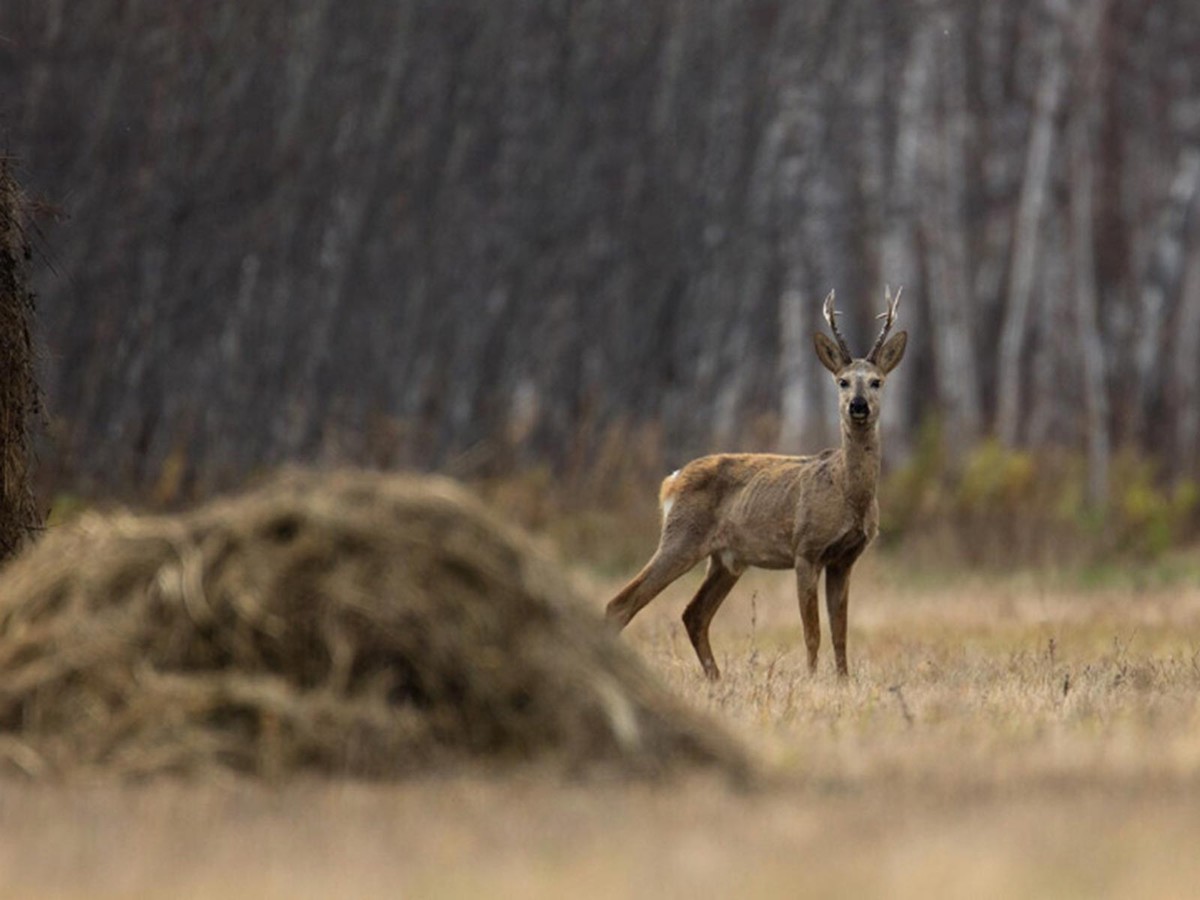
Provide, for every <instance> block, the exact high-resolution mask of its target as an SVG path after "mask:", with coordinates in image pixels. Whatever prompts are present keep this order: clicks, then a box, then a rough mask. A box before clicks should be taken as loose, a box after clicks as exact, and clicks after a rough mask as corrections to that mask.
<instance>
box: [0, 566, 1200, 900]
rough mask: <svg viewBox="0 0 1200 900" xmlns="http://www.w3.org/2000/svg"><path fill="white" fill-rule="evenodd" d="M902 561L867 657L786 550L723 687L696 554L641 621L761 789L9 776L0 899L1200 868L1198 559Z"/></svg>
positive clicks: (866, 573) (1099, 882)
mask: <svg viewBox="0 0 1200 900" xmlns="http://www.w3.org/2000/svg"><path fill="white" fill-rule="evenodd" d="M885 566H886V560H884V559H883V558H881V557H880V556H879V555H878V554H869V555H868V558H867V559H866V560H865V561H864V563H863V564H862V565H861V566H860V570H861V571H860V572H858V573H856V580H855V583H854V584H853V586H852V592H851V612H850V654H851V668H852V671H853V675H852V677H851V678H850V680H849V682H848V683H840V682H839V681H838V680H837V679H836V678H834V677H833V676H832V674H831V669H832V656H831V653H830V648H829V646H828V640H827V637H826V641H825V643H824V645H823V647H822V655H821V662H822V667H821V671H820V672H819V673H818V674H817V675H816V676H815V677H810V676H809V675H808V673H807V671H806V667H805V664H804V650H803V640H802V637H801V632H800V627H799V616H798V613H797V611H796V603H795V598H794V595H793V592H792V583H791V579H790V578H789V577H788V574H787V573H750V574H748V575H747V577H745V578H744V579H743V580H742V582H741V583H739V585H738V586H737V588H735V590H734V593H733V594H732V595H731V597H730V599H729V601H728V602H727V604H726V606H725V608H724V609H723V610H722V611H721V613H720V614H719V615H718V616H717V620H716V622H715V624H714V629H713V644H714V649H715V650H716V653H717V659H718V661H719V662H720V663H721V665H722V668H723V670H724V678H723V679H722V681H721V682H720V683H719V684H717V685H709V684H708V683H707V682H705V681H704V680H703V679H702V678H701V676H700V670H699V666H698V664H697V663H696V661H695V658H694V656H693V653H692V650H691V647H690V645H689V644H688V642H687V639H686V636H685V635H684V633H683V630H682V627H681V626H680V624H679V619H678V617H679V614H680V612H681V611H682V608H683V605H684V603H685V602H686V599H687V597H688V596H689V595H690V592H691V591H692V590H694V589H695V586H696V585H697V583H698V579H699V573H694V574H693V575H692V576H689V578H687V579H684V580H682V581H681V582H680V583H679V584H677V585H675V586H673V587H672V589H670V590H669V591H668V593H667V594H664V596H663V597H661V598H659V599H658V600H657V601H655V603H653V604H652V605H651V606H650V607H648V608H647V609H646V610H645V611H644V612H643V613H642V615H641V616H639V617H638V618H637V619H636V620H635V621H634V623H633V624H632V625H631V626H630V628H629V630H628V631H627V632H626V637H627V639H628V640H630V641H632V642H634V644H635V645H636V646H637V647H638V648H639V650H640V652H641V653H642V654H643V656H644V657H645V658H646V659H647V661H648V662H649V663H650V664H651V665H652V666H653V667H654V668H655V669H656V670H658V671H659V672H660V674H661V675H662V677H663V678H664V679H665V680H666V681H667V683H668V684H669V685H671V687H672V688H673V689H674V690H676V691H677V692H678V693H680V694H681V695H683V696H685V697H687V698H688V699H689V700H690V701H691V702H692V703H693V704H695V705H696V706H698V707H700V708H701V709H706V710H708V711H709V712H710V713H711V715H712V717H713V718H714V719H716V720H719V721H721V722H723V723H724V724H725V725H726V727H728V728H729V729H731V730H732V731H734V732H735V733H736V734H737V735H739V736H740V737H741V738H742V740H743V741H744V742H745V743H746V744H748V745H750V746H751V747H752V748H753V749H754V750H755V752H756V753H757V755H758V756H759V757H760V758H762V759H763V760H764V764H765V767H766V768H767V770H768V773H769V774H768V775H767V777H766V780H765V783H764V785H763V786H762V787H761V788H759V789H757V790H740V789H738V788H736V787H733V786H729V785H726V784H723V783H721V782H720V781H717V780H715V779H713V778H711V777H706V776H699V775H697V776H692V777H687V778H684V779H681V780H678V781H675V782H670V783H667V784H659V785H648V784H621V783H618V782H615V781H604V780H600V781H593V782H591V783H582V784H581V783H572V784H564V783H562V782H561V781H556V780H553V779H550V778H548V777H545V776H539V775H536V774H534V773H528V772H526V773H523V774H520V775H518V776H515V777H510V778H505V779H495V778H488V777H486V776H483V775H478V774H469V775H458V776H453V777H449V776H441V777H432V778H426V779H420V780H416V781H411V782H406V783H400V784H394V783H393V784H383V785H376V784H364V783H336V782H322V781H308V782H304V783H299V784H296V783H292V784H287V785H283V786H277V787H269V786H266V787H264V786H260V785H251V784H246V783H242V782H230V783H216V784H214V783H211V782H206V783H179V782H156V783H151V784H147V785H139V786H116V785H111V784H108V785H103V784H101V785H59V786H46V785H37V784H28V783H23V782H18V781H9V782H6V783H3V784H0V896H14V897H28V896H68V897H70V896H87V897H117V896H171V897H208V896H220V897H329V896H354V897H373V896H378V897H385V896H386V897H425V896H432V897H481V896H491V897H503V896H521V897H559V896H563V895H571V896H585V897H586V896H594V897H612V896H647V897H648V896H655V897H675V896H679V897H690V898H694V897H707V896H739V897H747V896H748V897H754V896H761V897H776V896H855V897H862V896H888V897H926V896H972V897H1013V896H1053V897H1071V896H1078V897H1105V896H1108V897H1129V896H1137V897H1151V896H1153V897H1172V896H1177V897H1187V896H1196V895H1197V894H1198V893H1200V854H1196V852H1195V848H1196V847H1197V846H1200V578H1196V577H1195V576H1193V575H1189V574H1187V573H1186V572H1183V573H1182V574H1179V573H1177V574H1176V575H1174V576H1171V577H1167V578H1163V579H1158V578H1147V579H1141V580H1139V579H1135V578H1109V579H1108V580H1107V581H1105V582H1104V583H1100V584H1091V585H1087V586H1083V585H1082V582H1080V581H1079V580H1078V579H1074V578H1065V577H1050V576H1034V575H1007V576H1003V577H985V576H955V577H952V578H949V579H947V578H943V577H940V576H932V575H929V576H921V575H919V574H913V573H909V574H907V575H905V576H904V577H903V578H902V579H901V580H900V581H899V582H895V583H894V582H892V581H891V580H890V579H889V578H887V577H885V571H884V569H885ZM617 586H618V585H617V584H615V583H612V582H609V581H593V582H592V583H591V584H590V586H589V594H590V595H591V596H594V598H595V601H596V604H597V606H598V607H599V606H600V605H601V604H602V603H603V601H604V599H606V598H607V596H608V594H609V593H611V592H612V591H613V590H615V588H616V587H617ZM823 624H824V623H823Z"/></svg>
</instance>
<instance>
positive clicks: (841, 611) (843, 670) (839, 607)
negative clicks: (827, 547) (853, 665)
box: [825, 566, 850, 677]
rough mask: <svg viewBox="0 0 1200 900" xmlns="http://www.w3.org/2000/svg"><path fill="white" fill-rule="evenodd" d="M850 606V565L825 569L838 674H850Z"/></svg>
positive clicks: (826, 592)
mask: <svg viewBox="0 0 1200 900" xmlns="http://www.w3.org/2000/svg"><path fill="white" fill-rule="evenodd" d="M849 606H850V566H829V567H828V568H826V569H825V608H826V609H827V610H828V611H829V635H830V637H832V638H833V656H834V659H836V660H837V672H838V675H841V676H842V677H845V676H847V675H849V674H850V670H849V668H848V667H847V665H846V618H847V610H848V608H849Z"/></svg>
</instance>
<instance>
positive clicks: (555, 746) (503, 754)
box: [0, 471, 748, 777]
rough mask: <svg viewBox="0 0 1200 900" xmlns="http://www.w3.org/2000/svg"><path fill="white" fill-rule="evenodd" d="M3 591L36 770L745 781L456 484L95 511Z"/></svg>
mask: <svg viewBox="0 0 1200 900" xmlns="http://www.w3.org/2000/svg"><path fill="white" fill-rule="evenodd" d="M0 598H2V599H0V758H2V759H3V760H4V761H5V762H6V763H7V764H8V765H9V766H11V767H13V768H16V769H19V770H22V771H24V772H26V773H29V774H34V775H43V774H50V775H62V774H67V775H69V774H74V773H79V772H95V771H103V772H109V773H115V774H118V775H145V774H152V773H160V772H188V773H196V772H203V771H212V770H218V771H219V770H234V771H237V772H242V773H250V774H254V775H262V776H267V777H280V776H283V775H287V774H290V773H292V772H294V771H297V770H309V771H318V772H324V773H345V774H352V775H359V776H380V777H386V776H396V775H403V774H406V773H411V772H418V771H429V770H431V769H442V768H446V767H448V766H453V765H456V764H461V763H466V762H467V761H476V762H479V761H483V762H486V763H487V764H504V763H515V762H528V761H534V760H538V761H549V762H551V763H553V764H554V765H555V766H558V767H561V768H563V769H565V770H567V771H570V772H578V771H591V770H593V769H594V768H595V767H597V766H599V767H602V768H611V769H613V770H615V771H619V772H623V773H624V772H635V773H639V774H656V773H660V772H664V771H669V770H672V769H674V768H677V767H678V766H680V765H681V764H692V763H702V764H713V765H717V766H719V767H721V768H722V769H724V770H726V771H729V772H732V773H738V774H746V773H747V771H748V766H747V762H746V760H745V758H744V757H743V755H742V754H741V753H740V752H739V751H738V750H737V749H736V747H735V746H734V745H733V744H732V743H730V742H729V740H728V739H727V738H726V737H724V736H723V735H722V733H721V731H720V729H719V728H716V727H715V726H714V725H713V724H711V723H708V722H705V721H702V720H701V719H699V718H698V717H696V716H695V715H694V714H692V713H690V712H688V711H687V710H686V709H685V708H684V707H683V706H681V705H680V704H679V703H678V702H676V701H675V700H673V699H672V697H671V695H670V694H669V693H668V692H667V691H665V690H664V689H662V688H660V687H659V685H658V682H657V681H656V680H655V679H654V677H653V676H651V675H650V674H649V673H648V671H647V670H646V668H645V667H644V666H643V665H641V664H640V663H639V660H638V659H637V656H636V654H635V653H634V652H632V651H631V650H629V649H628V648H626V647H624V646H622V645H621V644H620V643H619V642H618V641H617V640H616V639H615V638H614V636H613V635H611V634H610V633H609V631H608V630H607V629H605V628H604V627H603V625H602V622H601V621H600V619H599V617H598V615H597V614H595V613H594V612H591V611H589V610H586V609H585V608H584V607H583V606H582V605H581V604H579V603H578V602H577V601H576V600H575V598H574V597H573V595H572V590H571V588H570V586H569V585H568V583H567V582H566V581H565V579H564V578H563V577H562V575H561V574H560V573H559V572H558V571H557V570H556V569H555V568H554V567H553V566H552V565H550V564H548V563H547V562H546V561H545V560H544V559H543V558H542V557H541V556H540V555H539V554H538V553H537V552H536V551H535V550H534V548H532V546H531V545H530V544H529V542H528V541H527V539H525V538H523V537H522V536H520V535H519V534H517V533H515V532H513V531H511V530H510V529H508V528H506V527H505V526H504V525H503V524H502V523H500V522H498V521H497V520H496V519H495V518H494V517H493V516H491V515H490V514H489V513H488V512H487V510H485V509H484V508H483V507H482V506H481V505H480V504H479V503H477V502H476V501H474V499H473V498H472V497H471V496H470V495H469V494H467V493H466V492H465V491H463V490H462V489H461V488H459V487H457V486H456V485H454V484H453V483H451V482H448V481H446V480H442V479H431V478H418V477H415V476H409V477H406V476H385V475H380V474H371V473H364V472H352V471H346V472H340V473H330V474H322V475H318V474H314V473H304V472H290V473H286V474H284V475H282V476H279V477H277V478H275V479H274V480H272V481H270V482H268V483H267V484H265V485H263V486H262V487H260V488H258V489H256V490H253V491H251V492H249V493H247V494H245V495H243V496H239V497H233V498H229V499H224V500H219V501H216V502H213V503H211V504H209V505H207V506H205V507H203V508H201V509H198V510H197V511H195V512H192V513H189V514H184V515H179V516H156V517H150V516H137V515H132V514H127V513H118V514H114V515H100V514H88V515H85V516H83V517H81V518H80V519H79V520H78V521H76V522H75V523H73V524H71V525H68V526H63V527H61V528H59V529H56V530H55V531H54V532H53V533H51V534H49V535H48V536H47V537H46V538H45V539H44V540H43V541H41V542H40V544H39V545H37V546H36V547H34V548H33V549H32V550H31V551H30V552H28V553H26V554H25V555H23V556H22V557H20V558H19V559H17V560H16V561H15V562H14V563H12V564H11V565H10V566H9V567H8V569H7V570H6V571H5V572H4V573H3V575H2V577H0Z"/></svg>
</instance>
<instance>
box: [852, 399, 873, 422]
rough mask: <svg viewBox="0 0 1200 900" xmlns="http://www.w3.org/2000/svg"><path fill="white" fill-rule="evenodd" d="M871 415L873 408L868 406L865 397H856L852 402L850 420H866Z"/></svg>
mask: <svg viewBox="0 0 1200 900" xmlns="http://www.w3.org/2000/svg"><path fill="white" fill-rule="evenodd" d="M870 413H871V407H870V406H868V405H867V401H866V399H865V398H864V397H855V398H854V399H853V400H851V401H850V418H852V419H865V418H866V417H867V416H868V415H870Z"/></svg>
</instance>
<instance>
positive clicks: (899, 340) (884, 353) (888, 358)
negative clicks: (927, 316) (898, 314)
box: [875, 331, 908, 375]
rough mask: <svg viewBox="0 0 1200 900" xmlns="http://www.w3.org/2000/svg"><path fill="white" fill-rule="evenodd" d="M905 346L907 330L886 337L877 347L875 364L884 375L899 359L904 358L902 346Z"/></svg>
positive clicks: (894, 366) (896, 364) (898, 363)
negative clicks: (882, 343)
mask: <svg viewBox="0 0 1200 900" xmlns="http://www.w3.org/2000/svg"><path fill="white" fill-rule="evenodd" d="M907 346H908V332H907V331H901V332H900V333H899V334H893V335H892V336H891V337H890V338H888V341H887V343H886V344H884V345H883V346H882V347H880V348H879V354H878V356H877V357H876V359H875V365H877V366H879V371H881V372H882V373H883V374H884V375H886V374H887V373H888V372H890V371H892V369H894V368H896V366H898V365H900V360H902V359H904V348H905V347H907Z"/></svg>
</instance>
